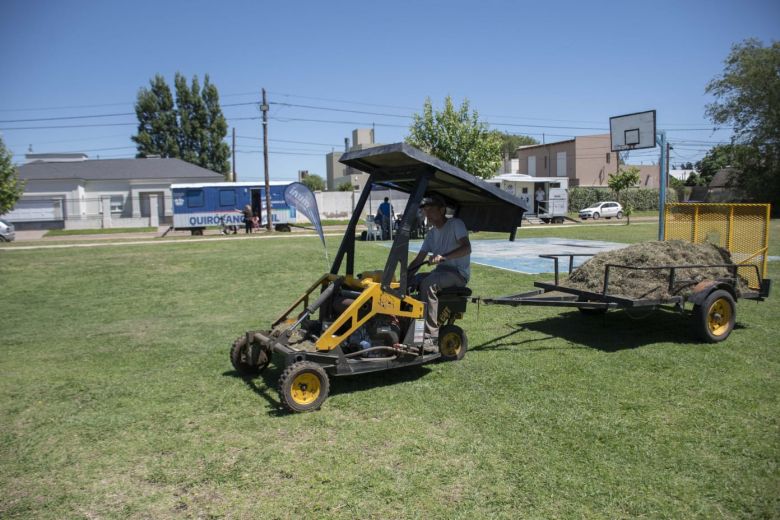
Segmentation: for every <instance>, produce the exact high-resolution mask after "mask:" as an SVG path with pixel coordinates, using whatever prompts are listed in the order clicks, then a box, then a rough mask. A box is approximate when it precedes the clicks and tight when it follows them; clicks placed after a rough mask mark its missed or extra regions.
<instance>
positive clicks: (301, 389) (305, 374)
mask: <svg viewBox="0 0 780 520" xmlns="http://www.w3.org/2000/svg"><path fill="white" fill-rule="evenodd" d="M329 392H330V381H329V380H328V374H327V373H325V370H323V368H322V367H321V366H319V365H317V364H316V363H312V362H311V361H299V362H297V363H293V364H292V365H290V366H288V367H287V368H286V369H284V372H282V375H281V376H280V377H279V400H280V401H281V403H282V406H284V407H285V408H286V409H287V410H289V411H291V412H310V411H312V410H317V409H319V407H320V406H322V403H323V402H325V399H327V398H328V393H329Z"/></svg>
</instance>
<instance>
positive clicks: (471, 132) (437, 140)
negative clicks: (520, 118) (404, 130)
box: [405, 96, 501, 179]
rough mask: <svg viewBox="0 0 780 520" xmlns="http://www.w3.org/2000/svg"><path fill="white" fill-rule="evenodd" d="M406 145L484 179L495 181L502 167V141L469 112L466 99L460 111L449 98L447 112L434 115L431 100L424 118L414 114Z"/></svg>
mask: <svg viewBox="0 0 780 520" xmlns="http://www.w3.org/2000/svg"><path fill="white" fill-rule="evenodd" d="M405 140H406V142H407V143H409V144H411V145H412V146H414V147H416V148H419V149H420V150H422V151H424V152H426V153H429V154H431V155H433V156H435V157H438V158H439V159H441V160H442V161H446V162H448V163H450V164H452V165H454V166H457V167H458V168H460V169H462V170H465V171H467V172H469V173H472V174H474V175H476V176H478V177H482V178H483V179H489V178H491V177H493V176H494V175H495V174H496V172H497V171H498V169H499V167H500V166H501V138H500V137H499V136H498V135H497V134H496V133H495V132H491V131H490V130H489V129H488V125H487V124H486V123H483V122H481V121H480V120H479V114H478V113H477V111H476V110H475V111H473V112H472V111H470V108H469V101H468V99H465V100H464V101H463V103H462V104H461V106H460V108H459V109H456V108H455V106H454V105H453V103H452V98H450V96H447V97H446V99H445V100H444V109H443V110H441V111H435V110H434V109H433V105H432V104H431V100H430V98H428V99H426V100H425V104H424V105H423V111H422V114H415V115H414V121H413V122H412V126H411V127H410V128H409V135H408V136H407V137H406V139H405Z"/></svg>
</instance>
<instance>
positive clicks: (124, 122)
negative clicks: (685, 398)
mask: <svg viewBox="0 0 780 520" xmlns="http://www.w3.org/2000/svg"><path fill="white" fill-rule="evenodd" d="M0 13H2V16H0V137H2V139H3V141H4V142H5V144H6V146H7V147H8V148H9V149H10V150H11V151H12V153H13V154H14V157H13V160H14V162H15V163H17V164H21V163H23V162H24V154H25V153H26V152H27V151H28V150H29V149H30V148H32V151H33V152H35V153H55V152H82V153H86V154H88V156H89V158H90V159H97V158H100V159H109V158H132V157H134V155H135V146H134V144H133V142H132V141H131V140H130V136H132V135H134V133H135V132H136V125H137V120H136V117H135V114H134V103H135V100H136V97H137V94H138V91H139V89H140V88H142V87H148V85H149V80H150V79H151V78H153V77H154V76H155V75H156V74H161V75H163V76H164V77H165V78H166V80H167V81H168V83H169V85H173V78H174V75H175V73H176V72H180V73H182V74H183V75H184V76H186V77H187V78H189V79H191V78H192V77H193V76H195V75H197V76H198V78H199V79H200V80H201V83H202V79H203V77H204V75H205V74H208V75H209V77H210V79H211V82H212V83H214V84H215V85H216V86H217V88H218V89H219V93H220V100H221V103H222V107H223V113H224V115H225V117H226V118H227V121H228V126H229V130H228V137H227V138H226V141H227V142H228V144H231V137H230V136H231V132H232V129H233V128H235V129H236V135H237V139H236V170H237V175H238V180H241V181H253V180H259V179H262V178H263V156H262V125H261V121H260V111H259V108H258V103H259V101H260V91H261V89H263V88H265V89H266V91H267V95H268V101H269V102H270V111H269V118H270V119H269V125H268V139H269V173H270V177H271V180H286V179H295V178H297V175H298V171H299V170H308V171H309V172H310V173H312V174H317V175H320V176H322V177H323V178H324V177H325V173H326V166H325V154H327V153H328V152H330V151H333V150H336V151H341V150H343V148H344V138H347V137H349V138H351V136H352V130H353V129H355V128H370V127H372V126H373V127H374V129H375V136H376V141H377V142H379V143H394V142H399V141H402V140H403V139H404V137H405V136H406V135H407V134H408V128H409V125H410V123H411V121H412V118H411V116H412V114H414V113H419V112H420V111H421V109H422V106H423V103H424V102H425V100H426V99H427V98H430V99H431V101H432V102H433V105H434V107H435V108H441V106H442V104H443V100H444V98H445V97H446V96H451V97H452V99H453V101H454V102H455V103H456V104H458V105H459V104H460V103H461V102H462V101H463V100H465V99H468V101H469V103H470V106H471V108H472V109H474V110H476V111H477V112H478V113H479V116H480V119H481V120H482V121H484V122H486V123H487V124H489V125H490V127H491V128H494V129H498V130H502V131H505V132H509V133H513V134H521V135H530V136H532V137H534V138H536V139H538V140H539V141H540V142H541V141H544V142H554V141H559V140H565V139H570V138H571V137H573V136H577V135H592V134H601V133H608V131H609V118H610V117H612V116H618V115H622V114H628V113H633V112H640V111H644V110H653V109H654V110H656V111H657V128H658V130H664V131H666V133H667V139H668V140H669V142H670V143H671V144H672V146H673V147H674V150H673V151H672V156H671V162H672V164H679V163H682V162H687V161H691V162H695V161H696V160H698V159H700V158H701V157H702V156H703V155H704V154H705V153H706V151H707V150H708V149H709V148H710V147H712V146H713V145H715V144H718V143H724V142H728V140H729V137H730V135H731V131H730V129H729V128H719V129H714V128H713V124H712V123H711V122H710V121H709V120H708V119H707V117H706V114H705V108H706V105H707V103H710V102H712V101H713V99H712V98H711V97H710V96H708V95H707V94H706V93H705V88H706V85H707V83H708V82H709V81H710V80H712V79H713V78H715V77H716V76H717V75H719V74H721V73H722V72H723V67H724V60H725V59H726V57H727V56H728V54H729V52H730V50H731V48H732V45H734V44H735V43H739V42H741V41H743V40H744V39H746V38H757V39H759V40H761V41H762V42H763V43H764V44H765V45H766V44H769V43H770V42H772V41H776V40H780V2H778V1H777V0H774V1H772V0H765V1H760V0H742V1H717V0H710V1H707V2H704V1H695V0H694V1H684V2H680V1H674V2H672V1H666V0H659V1H656V2H625V1H623V2H618V1H605V2H597V1H593V2H582V1H547V2H523V1H499V0H480V1H472V2H465V1H459V0H449V1H433V0H417V1H415V2H411V1H406V0H398V1H392V2H366V1H364V2H346V1H340V0H331V1H327V2H322V1H307V0H299V1H297V2H283V1H262V0H258V1H245V2H241V1H230V0H224V1H222V2H213V1H212V2H205V1H200V0H189V1H164V0H157V1H147V0H138V1H134V2H120V1H111V0H102V1H100V0H94V1H84V0H71V1H68V2H65V1H62V0H61V1H59V2H57V1H42V0H0ZM54 127H59V128H54ZM658 154H659V149H658V148H656V149H647V150H636V151H633V152H631V154H630V157H629V163H632V164H641V163H643V164H650V163H651V162H657V161H658Z"/></svg>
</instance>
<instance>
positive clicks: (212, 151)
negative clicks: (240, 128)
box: [201, 74, 230, 173]
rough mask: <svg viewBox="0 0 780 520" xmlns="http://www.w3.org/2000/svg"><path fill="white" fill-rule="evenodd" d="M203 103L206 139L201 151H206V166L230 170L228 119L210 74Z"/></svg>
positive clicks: (220, 171) (217, 170) (217, 169)
mask: <svg viewBox="0 0 780 520" xmlns="http://www.w3.org/2000/svg"><path fill="white" fill-rule="evenodd" d="M203 104H204V105H205V111H206V132H205V133H204V136H205V140H204V141H203V142H202V145H201V146H202V148H201V153H203V152H205V157H206V164H207V166H205V168H208V169H209V170H213V171H215V172H219V173H228V172H229V171H230V161H229V160H228V157H230V147H229V146H228V145H227V143H226V142H225V141H224V139H225V136H226V135H227V129H228V127H227V121H226V120H225V116H224V115H222V109H221V108H220V106H219V92H217V87H216V86H215V85H214V84H213V83H211V81H210V80H209V75H208V74H206V77H205V78H204V80H203Z"/></svg>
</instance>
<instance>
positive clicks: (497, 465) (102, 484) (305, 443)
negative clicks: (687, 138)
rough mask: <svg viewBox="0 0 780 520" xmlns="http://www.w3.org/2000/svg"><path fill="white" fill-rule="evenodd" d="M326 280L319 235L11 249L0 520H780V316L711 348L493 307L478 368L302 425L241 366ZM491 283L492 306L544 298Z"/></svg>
mask: <svg viewBox="0 0 780 520" xmlns="http://www.w3.org/2000/svg"><path fill="white" fill-rule="evenodd" d="M778 231H780V225H778V222H773V230H772V236H774V237H777V236H778ZM656 232H657V231H656V227H655V225H654V224H650V223H648V224H642V223H637V224H632V225H631V226H593V227H582V228H573V229H571V228H557V229H544V228H541V227H540V228H535V229H527V230H525V229H521V230H520V232H519V233H518V237H520V238H522V237H524V236H533V237H538V236H572V237H577V238H592V239H597V240H610V241H618V242H637V241H643V240H651V239H653V238H654V237H655V234H656ZM473 238H475V239H477V238H481V237H480V234H476V235H474V236H473ZM328 247H329V249H330V253H331V258H332V257H333V255H334V254H335V251H336V249H337V248H338V241H337V240H336V239H335V238H333V239H328ZM358 247H359V255H358V261H357V267H358V269H359V270H363V269H375V268H381V267H382V266H383V265H384V259H385V257H386V255H387V253H388V249H386V248H384V247H382V246H380V245H377V244H373V243H358ZM770 254H772V255H778V254H780V248H778V246H777V245H773V247H772V250H771V251H770ZM779 265H780V264H778V262H771V263H770V272H769V276H770V277H772V278H780V276H778V275H780V268H779ZM324 268H325V264H324V260H323V257H322V252H321V248H320V244H319V239H317V238H315V237H295V238H273V239H250V240H231V239H224V240H207V241H198V242H194V241H193V242H192V243H182V241H177V242H172V243H170V244H155V245H132V246H123V247H118V246H111V245H105V246H100V247H91V248H63V249H51V250H48V249H47V250H15V249H14V248H4V249H2V250H0V280H2V291H0V309H2V315H1V316H0V323H1V325H0V331H1V333H0V419H1V420H0V517H1V518H36V519H37V518H51V519H55V518H56V519H60V518H190V517H192V518H222V517H227V518H382V519H384V518H426V519H427V518H463V519H474V518H512V519H514V518H635V517H647V518H720V517H725V518H776V517H778V516H780V501H779V499H778V497H779V496H780V493H779V490H780V469H779V466H778V462H779V459H780V431H779V430H780V428H779V426H780V403H778V396H780V377H779V376H780V349H778V344H780V341H779V339H780V334H778V332H777V323H776V321H777V317H778V316H780V304H779V303H778V298H777V295H776V294H775V295H773V296H772V297H770V299H769V300H767V301H765V302H762V303H755V302H747V301H744V302H740V303H739V305H738V311H737V312H738V316H737V320H738V327H737V329H736V330H735V331H734V332H733V334H732V335H731V337H730V338H729V339H728V340H727V341H726V342H724V343H721V344H716V345H705V344H700V343H697V342H696V340H694V338H693V336H692V335H691V333H690V330H689V328H690V326H689V322H688V320H686V319H685V318H684V317H682V316H679V315H675V314H671V313H655V314H653V315H651V316H648V317H645V318H644V319H641V317H637V316H634V317H631V316H629V315H627V314H626V313H624V312H610V313H608V314H607V315H606V316H605V317H604V318H601V317H597V318H595V319H594V318H593V317H590V318H589V317H585V316H581V315H580V314H579V313H578V312H576V311H574V312H571V311H560V310H554V309H547V308H535V307H520V308H508V307H486V306H482V307H481V308H477V306H475V305H474V306H471V307H470V308H469V311H468V313H467V314H466V317H465V319H464V320H463V321H461V322H460V324H461V325H462V326H463V328H464V329H465V330H466V331H467V332H468V335H469V344H470V345H469V346H470V350H469V352H468V354H467V355H466V357H465V358H464V359H463V360H462V361H460V362H457V363H436V364H432V365H427V366H424V367H420V368H416V369H407V370H403V371H396V372H388V373H383V374H380V375H367V376H360V377H354V378H341V379H334V380H332V383H331V396H330V398H329V399H328V400H327V401H326V402H325V404H324V406H323V407H322V409H321V410H320V411H318V412H315V413H310V414H299V415H291V414H287V413H284V412H282V411H281V410H280V408H279V404H278V398H277V395H276V391H275V386H276V380H277V379H278V377H279V375H280V370H279V368H278V367H277V366H276V365H275V364H272V365H271V366H270V367H269V369H268V370H266V371H265V372H264V373H263V374H262V376H260V377H258V378H256V379H248V380H244V379H242V378H240V377H238V376H237V374H236V373H235V372H234V371H233V369H232V367H231V365H230V362H229V360H228V349H229V344H230V342H231V341H232V340H233V339H234V338H235V337H236V336H238V335H239V334H242V333H243V332H244V331H245V330H248V329H259V328H263V327H266V326H267V325H268V324H269V322H270V321H271V320H272V319H273V318H275V317H276V316H277V315H278V314H279V313H280V312H281V311H283V310H284V309H285V308H286V306H287V305H289V303H291V302H292V301H293V300H294V299H295V298H296V297H297V296H298V295H299V294H300V293H301V292H302V291H303V290H304V289H305V288H306V287H307V286H308V285H309V284H311V283H312V281H313V280H314V279H316V277H317V276H319V275H320V274H321V273H322V271H323V270H324ZM472 269H473V274H472V283H471V284H470V286H471V287H472V289H473V291H474V294H475V295H484V296H496V295H505V294H511V293H513V292H520V291H523V290H527V289H530V288H532V282H533V281H534V280H537V279H540V278H544V276H541V277H540V276H524V275H518V274H514V273H509V272H506V271H499V270H496V269H491V268H488V267H482V266H473V267H472Z"/></svg>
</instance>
